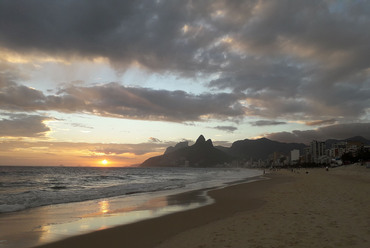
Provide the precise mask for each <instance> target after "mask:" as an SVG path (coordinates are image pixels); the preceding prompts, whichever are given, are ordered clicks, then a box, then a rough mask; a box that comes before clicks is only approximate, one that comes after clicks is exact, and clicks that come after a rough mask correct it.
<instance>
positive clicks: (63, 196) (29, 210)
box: [0, 166, 262, 248]
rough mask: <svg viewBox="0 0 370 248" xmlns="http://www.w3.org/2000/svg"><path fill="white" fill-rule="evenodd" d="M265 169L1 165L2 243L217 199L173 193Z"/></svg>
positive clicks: (44, 238)
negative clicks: (179, 197) (176, 196)
mask: <svg viewBox="0 0 370 248" xmlns="http://www.w3.org/2000/svg"><path fill="white" fill-rule="evenodd" d="M261 174H262V172H261V171H260V170H251V169H244V168H140V167H139V168H106V167H102V168H87V167H29V166H23V167H18V166H0V228H2V229H4V230H6V231H5V232H3V230H2V231H1V233H0V248H2V247H6V248H8V247H9V248H10V247H29V246H30V245H37V244H42V243H45V242H46V243H47V242H51V241H54V240H58V239H61V238H65V237H68V236H73V235H76V234H81V233H84V232H90V231H95V230H99V229H104V228H108V227H112V226H116V225H121V224H125V223H130V222H134V221H139V220H142V219H145V218H152V217H156V216H161V215H163V214H168V213H171V212H176V211H183V210H186V209H191V208H195V207H200V206H203V205H205V204H210V203H211V202H212V199H209V197H208V196H207V195H206V194H205V192H204V191H203V193H204V194H200V195H199V194H198V195H196V196H193V197H192V198H191V199H190V198H184V199H186V201H188V202H186V201H184V199H182V201H180V200H176V198H175V197H173V196H174V195H176V194H180V193H184V192H194V191H197V190H200V192H202V191H201V189H210V188H216V187H222V186H224V185H227V184H230V183H233V182H237V181H240V180H245V179H247V178H252V177H256V176H260V175H261ZM207 197H208V198H207ZM11 226H13V228H7V227H11ZM11 230H14V231H11ZM22 233H24V234H27V237H31V238H28V239H24V238H22V237H25V236H24V235H23V236H22ZM30 233H31V234H32V233H34V234H35V235H34V236H32V235H30Z"/></svg>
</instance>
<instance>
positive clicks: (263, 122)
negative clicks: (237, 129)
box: [251, 120, 286, 126]
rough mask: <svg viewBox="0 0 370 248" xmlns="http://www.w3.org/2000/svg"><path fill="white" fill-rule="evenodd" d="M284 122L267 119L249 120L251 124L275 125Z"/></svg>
mask: <svg viewBox="0 0 370 248" xmlns="http://www.w3.org/2000/svg"><path fill="white" fill-rule="evenodd" d="M283 124H286V122H284V121H269V120H259V121H254V122H251V125H252V126H276V125H283Z"/></svg>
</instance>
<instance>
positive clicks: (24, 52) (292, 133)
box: [0, 0, 370, 166]
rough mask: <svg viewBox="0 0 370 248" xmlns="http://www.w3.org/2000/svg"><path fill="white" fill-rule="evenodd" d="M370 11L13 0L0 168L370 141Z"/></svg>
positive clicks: (282, 2) (4, 63)
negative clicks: (249, 146) (259, 144)
mask: <svg viewBox="0 0 370 248" xmlns="http://www.w3.org/2000/svg"><path fill="white" fill-rule="evenodd" d="M369 27H370V3H369V2H368V1H365V0H363V1H361V0H311V1H306V0H294V1H288V0H279V1H267V0H246V1H230V0H199V1H191V0H171V1H165V0H136V1H119V0H105V1H100V0H48V1H45V0H17V1H14V0H0V165H65V166H102V165H103V164H102V163H101V161H103V160H104V159H105V160H107V161H108V164H107V165H106V166H108V165H109V166H131V165H135V164H139V163H141V162H143V161H144V160H145V159H146V158H148V157H151V156H155V155H159V154H161V153H163V152H164V150H165V148H166V147H168V146H171V145H174V144H176V143H178V142H181V141H189V144H191V143H192V142H194V141H195V140H196V139H197V137H198V136H199V135H200V134H203V135H204V136H205V137H206V139H212V141H213V143H214V144H215V145H223V146H230V145H231V143H232V142H234V141H236V140H243V139H256V138H261V137H266V138H269V139H272V140H277V141H281V142H299V143H301V142H302V143H308V142H310V141H311V140H313V139H316V140H326V139H329V138H334V139H345V138H349V137H353V136H357V135H361V136H363V137H365V138H367V139H370V29H369Z"/></svg>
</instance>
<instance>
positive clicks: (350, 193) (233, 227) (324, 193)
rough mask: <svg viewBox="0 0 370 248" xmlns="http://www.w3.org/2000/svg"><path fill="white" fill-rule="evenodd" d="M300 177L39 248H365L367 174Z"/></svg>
mask: <svg viewBox="0 0 370 248" xmlns="http://www.w3.org/2000/svg"><path fill="white" fill-rule="evenodd" d="M308 171H309V173H308V174H306V173H305V170H304V169H302V170H300V171H298V172H291V171H286V170H281V171H278V172H272V173H271V174H268V175H266V176H267V177H269V178H271V179H270V180H262V181H257V182H253V183H244V184H239V185H234V186H229V187H226V188H224V189H219V190H214V191H211V192H209V195H210V196H211V197H213V198H214V199H215V200H216V203H214V204H212V205H208V206H204V207H201V208H197V209H193V210H189V211H184V212H179V213H175V214H170V215H166V216H163V217H159V218H155V219H150V220H145V221H141V222H137V223H133V224H129V225H124V226H120V227H115V228H111V229H106V230H102V231H97V232H93V233H89V234H85V235H80V236H76V237H72V238H68V239H65V240H62V241H58V242H55V243H52V244H48V245H44V246H40V247H51V248H52V247H89V248H94V247H130V248H131V247H157V248H166V247H180V248H181V247H187V248H190V247H194V248H195V247H196V248H201V247H203V248H204V247H361V248H368V247H370V209H369V206H370V197H369V196H370V169H366V168H364V167H359V166H349V167H341V168H337V169H331V170H329V171H328V172H327V171H325V169H312V170H308Z"/></svg>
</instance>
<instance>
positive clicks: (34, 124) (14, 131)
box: [0, 114, 50, 137]
mask: <svg viewBox="0 0 370 248" xmlns="http://www.w3.org/2000/svg"><path fill="white" fill-rule="evenodd" d="M6 116H7V119H4V118H3V119H1V120H0V137H41V136H44V135H45V134H46V133H47V132H48V131H50V128H49V127H47V126H46V125H45V124H44V121H46V120H49V119H50V118H49V117H45V116H39V115H25V114H8V115H6Z"/></svg>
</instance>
